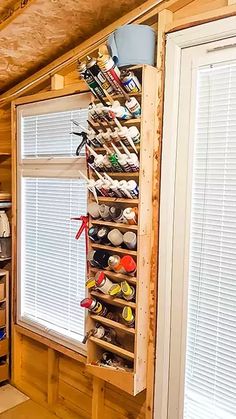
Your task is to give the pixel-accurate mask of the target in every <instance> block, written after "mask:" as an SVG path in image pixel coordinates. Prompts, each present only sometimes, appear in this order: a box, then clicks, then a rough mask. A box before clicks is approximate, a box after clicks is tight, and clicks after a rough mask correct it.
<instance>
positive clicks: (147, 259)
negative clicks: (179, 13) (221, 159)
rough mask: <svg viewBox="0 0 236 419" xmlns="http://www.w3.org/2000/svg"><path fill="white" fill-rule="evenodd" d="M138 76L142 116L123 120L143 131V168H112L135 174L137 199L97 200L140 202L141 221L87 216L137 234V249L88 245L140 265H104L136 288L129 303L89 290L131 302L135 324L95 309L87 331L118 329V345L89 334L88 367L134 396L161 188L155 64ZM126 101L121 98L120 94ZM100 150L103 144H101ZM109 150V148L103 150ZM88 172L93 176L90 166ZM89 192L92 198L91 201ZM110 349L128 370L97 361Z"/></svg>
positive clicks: (118, 306)
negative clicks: (131, 269) (124, 269)
mask: <svg viewBox="0 0 236 419" xmlns="http://www.w3.org/2000/svg"><path fill="white" fill-rule="evenodd" d="M134 71H136V72H137V73H138V76H139V78H141V80H142V93H140V94H136V98H137V99H138V100H139V102H140V103H141V107H142V114H141V118H140V119H132V120H128V121H126V122H123V121H122V125H125V126H129V125H135V126H137V127H138V128H139V130H140V133H141V140H140V144H139V145H138V147H137V148H138V151H139V161H140V169H139V171H138V172H135V173H130V172H122V173H119V172H118V173H108V174H109V176H111V177H112V178H114V179H126V180H130V179H134V180H135V181H136V182H137V183H138V185H139V196H138V198H137V199H129V198H128V199H126V198H110V197H99V198H98V201H99V203H105V204H107V205H109V204H111V205H113V204H115V205H117V204H119V205H120V206H121V207H123V208H124V207H128V206H129V207H138V224H137V225H129V224H117V223H113V222H111V221H109V222H106V221H102V220H101V219H99V220H94V219H91V217H90V219H89V225H90V226H92V225H93V226H94V225H97V226H103V225H104V226H108V227H111V228H120V229H121V231H122V232H126V231H134V232H136V234H137V250H129V249H124V248H123V247H111V246H107V245H102V244H95V243H93V242H90V243H89V250H96V249H100V250H104V251H109V252H111V253H112V254H117V255H119V256H121V257H122V256H124V255H131V256H132V257H133V258H134V260H135V261H136V264H137V272H136V274H135V276H128V275H124V274H117V273H115V272H112V271H110V270H105V271H104V272H105V274H106V276H107V277H108V278H109V279H110V280H111V281H114V282H118V283H119V282H121V281H124V280H126V281H127V282H128V283H129V284H131V285H132V286H133V287H134V288H135V296H136V297H135V300H134V301H132V302H128V301H126V300H124V299H122V298H112V297H110V296H109V295H106V294H103V293H101V292H99V291H97V290H96V291H91V292H90V293H89V295H90V296H91V297H94V298H96V300H97V301H100V302H103V303H104V304H105V305H106V304H107V305H109V306H110V307H113V308H114V310H115V311H118V312H119V310H120V311H121V310H122V309H123V307H124V306H128V307H131V308H132V310H133V313H135V325H134V326H133V327H127V326H126V325H125V324H123V323H122V322H118V321H114V320H113V319H112V320H111V319H109V318H107V317H102V316H99V315H95V314H92V313H91V312H89V313H88V315H87V330H90V329H91V328H93V327H94V326H95V324H96V323H100V324H102V325H104V326H105V327H109V328H112V329H115V330H116V332H117V336H118V341H119V342H120V345H115V344H112V343H109V342H107V341H104V340H102V339H97V338H95V337H91V338H90V339H89V341H88V355H87V370H88V371H89V372H90V373H91V374H93V375H94V376H96V377H99V378H101V379H103V380H105V381H107V382H109V383H111V384H113V385H115V386H117V387H119V388H120V389H122V390H124V391H126V392H128V393H130V394H132V395H136V394H138V393H140V392H141V391H143V390H144V389H145V388H146V373H147V352H148V339H149V334H148V330H149V315H150V310H149V303H150V300H151V296H150V283H151V282H152V281H156V276H155V277H151V259H152V241H153V234H154V232H153V230H154V229H155V228H154V229H153V221H152V219H153V202H154V200H155V199H156V196H155V194H156V191H157V188H156V187H153V185H154V181H155V179H154V161H155V158H156V150H157V149H158V144H157V99H158V91H157V85H158V83H157V69H156V68H153V67H150V66H146V65H145V66H142V67H135V70H134ZM118 99H119V100H120V101H121V102H122V97H118ZM101 151H102V149H101ZM103 151H104V150H103ZM104 153H105V151H104ZM89 174H90V177H92V176H94V174H93V172H92V171H89ZM93 199H94V198H93V196H92V194H90V195H89V202H91V201H92V200H93ZM97 271H98V269H96V268H95V267H91V266H90V267H89V269H88V278H91V277H93V276H94V275H95V274H96V272H97ZM107 351H109V352H111V353H113V354H116V355H119V356H120V357H122V358H123V359H126V360H128V361H129V363H130V365H131V366H132V367H131V368H130V369H127V371H125V370H120V369H115V368H112V367H111V368H109V367H106V366H101V365H98V364H97V360H98V359H99V357H101V354H102V353H103V352H107Z"/></svg>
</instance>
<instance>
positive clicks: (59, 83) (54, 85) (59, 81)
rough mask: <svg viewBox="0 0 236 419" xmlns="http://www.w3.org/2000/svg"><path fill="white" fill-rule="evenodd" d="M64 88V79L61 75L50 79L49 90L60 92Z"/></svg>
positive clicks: (55, 75)
mask: <svg viewBox="0 0 236 419" xmlns="http://www.w3.org/2000/svg"><path fill="white" fill-rule="evenodd" d="M64 86H65V78H64V76H62V75H61V74H54V75H53V76H52V77H51V90H60V89H63V88H64Z"/></svg>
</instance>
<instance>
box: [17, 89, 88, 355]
mask: <svg viewBox="0 0 236 419" xmlns="http://www.w3.org/2000/svg"><path fill="white" fill-rule="evenodd" d="M63 100H65V98H63ZM75 100H76V103H77V102H79V99H78V97H77V98H76V99H75ZM83 100H84V99H83ZM47 102H48V101H47ZM49 102H50V101H49ZM61 104H62V102H61V99H60V103H59V105H60V107H63V105H61ZM54 105H55V106H56V105H57V103H56V102H55V99H54V102H53V107H54ZM32 106H34V105H32ZM48 107H49V108H50V105H49V104H48V103H46V104H45V112H44V109H43V103H41V104H40V110H41V109H42V110H43V112H41V113H39V114H36V113H35V109H36V112H37V110H38V108H37V105H36V107H35V109H34V108H28V105H27V106H26V107H24V106H23V107H22V109H20V110H19V115H20V123H19V126H20V132H19V136H18V142H19V147H18V150H21V152H20V155H19V156H18V176H19V177H20V182H19V183H18V184H19V185H20V186H19V190H18V197H19V200H18V206H19V214H20V216H19V217H18V232H19V234H18V254H19V255H20V256H19V259H18V260H19V263H18V321H19V322H20V324H23V325H26V326H27V327H30V328H33V330H34V329H36V330H37V332H40V331H41V332H42V333H43V334H46V335H47V336H49V337H51V338H52V339H55V340H56V341H58V342H59V343H63V344H68V345H69V346H72V347H73V348H74V347H79V346H80V347H81V345H80V343H81V342H82V340H83V337H84V334H85V311H84V309H82V308H80V301H81V300H82V299H83V298H84V297H85V295H86V290H85V280H86V243H85V235H84V233H83V234H82V236H81V237H80V239H79V240H75V234H76V232H77V230H78V228H79V227H80V222H78V221H72V220H71V218H72V217H78V216H80V215H86V213H87V187H86V183H85V181H84V180H83V179H79V178H78V176H79V175H78V173H79V170H80V169H81V168H82V167H83V165H84V158H85V157H81V158H80V159H77V160H76V161H75V160H74V159H73V157H74V156H75V150H76V147H77V145H78V142H80V141H81V139H80V137H78V136H72V134H70V133H71V131H72V129H73V128H74V127H73V125H72V122H71V119H72V118H73V119H76V120H77V121H79V122H80V123H81V124H82V125H83V126H85V127H87V122H86V120H87V112H88V111H87V108H82V109H79V106H78V109H77V110H74V109H72V110H70V109H68V107H69V106H68V103H67V110H66V111H63V110H61V111H60V110H59V111H58V110H57V111H56V112H52V111H51V112H48V113H47V109H48ZM28 111H29V115H27V112H28ZM18 120H19V119H18ZM75 131H77V132H78V129H75ZM45 157H49V158H51V157H52V158H57V159H56V165H55V163H54V161H53V159H49V160H47V161H45ZM58 158H60V159H58ZM64 158H65V159H64ZM68 158H71V161H72V166H71V167H72V169H71V170H70V175H68V170H67V169H68ZM28 159H30V160H28ZM40 159H41V164H40V175H38V170H37V167H35V166H34V161H37V163H38V162H40Z"/></svg>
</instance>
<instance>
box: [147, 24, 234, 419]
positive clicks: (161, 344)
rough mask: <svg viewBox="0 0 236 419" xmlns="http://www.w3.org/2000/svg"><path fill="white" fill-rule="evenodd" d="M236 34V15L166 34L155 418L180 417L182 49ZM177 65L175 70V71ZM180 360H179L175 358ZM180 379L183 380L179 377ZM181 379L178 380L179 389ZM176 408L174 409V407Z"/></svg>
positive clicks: (169, 418)
mask: <svg viewBox="0 0 236 419" xmlns="http://www.w3.org/2000/svg"><path fill="white" fill-rule="evenodd" d="M235 35H236V16H233V17H229V18H225V19H221V20H218V21H214V22H210V23H206V24H202V25H199V26H195V27H193V28H189V29H184V30H181V31H178V32H174V33H170V34H167V35H166V58H165V86H166V87H165V95H164V119H163V121H164V125H163V141H162V169H161V198H160V232H159V261H158V266H159V269H158V321H157V345H156V365H155V377H156V379H155V400H154V418H155V419H177V418H178V419H179V407H178V405H176V411H175V415H174V417H173V414H172V417H171V416H170V415H169V413H168V399H169V376H170V353H171V352H170V344H171V310H172V304H171V300H172V263H173V260H172V259H173V236H174V234H173V233H174V229H173V227H174V209H175V181H176V152H177V135H178V129H177V128H178V111H179V91H180V70H181V57H182V51H183V50H184V49H185V48H189V47H193V46H198V45H201V44H205V43H209V42H216V41H220V40H225V39H227V38H231V37H234V36H235ZM173 69H174V71H173ZM176 361H177V362H178V360H176ZM179 381H180V380H179ZM179 387H180V383H179V382H177V383H176V392H179V389H180V388H179ZM172 412H173V410H172Z"/></svg>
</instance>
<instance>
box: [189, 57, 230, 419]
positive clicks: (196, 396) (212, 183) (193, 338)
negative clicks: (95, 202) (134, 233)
mask: <svg viewBox="0 0 236 419" xmlns="http://www.w3.org/2000/svg"><path fill="white" fill-rule="evenodd" d="M197 107H198V111H197V119H196V144H195V153H194V165H193V196H192V210H191V249H190V262H189V263H190V265H189V295H188V324H187V358H186V375H185V410H184V418H185V419H235V418H236V61H232V62H228V63H224V64H217V65H211V66H207V67H202V68H200V69H199V74H198V95H197Z"/></svg>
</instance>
